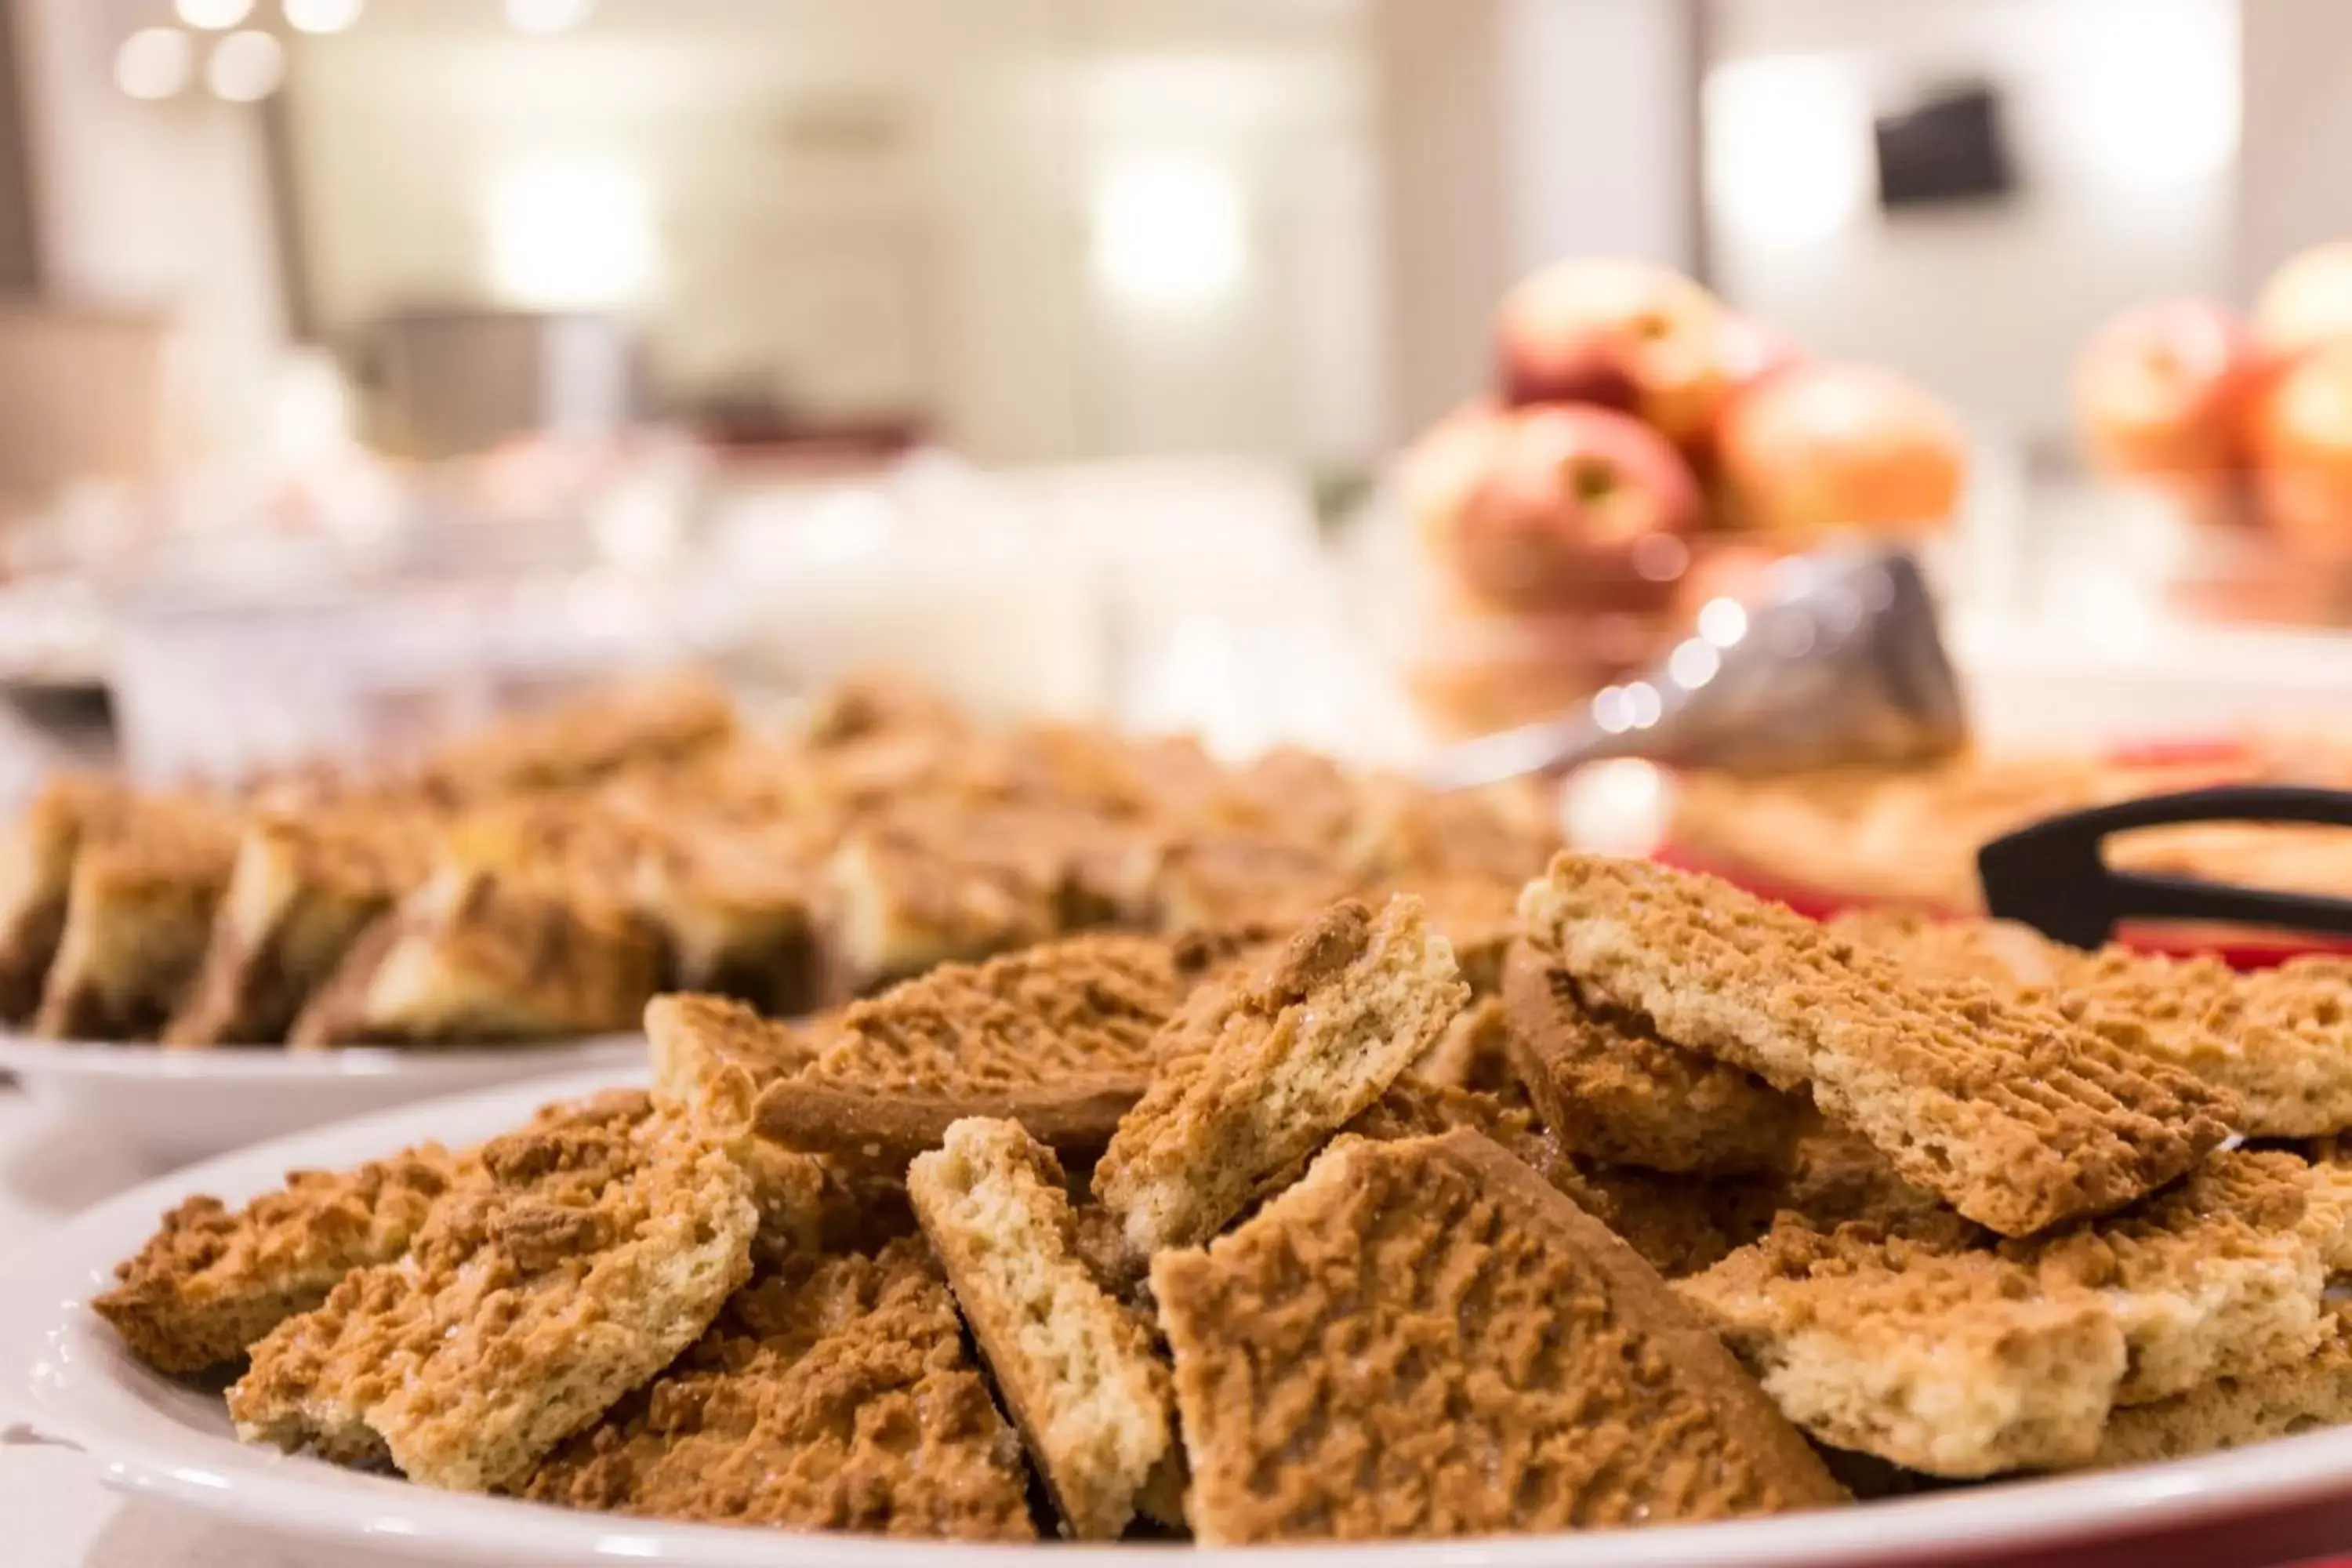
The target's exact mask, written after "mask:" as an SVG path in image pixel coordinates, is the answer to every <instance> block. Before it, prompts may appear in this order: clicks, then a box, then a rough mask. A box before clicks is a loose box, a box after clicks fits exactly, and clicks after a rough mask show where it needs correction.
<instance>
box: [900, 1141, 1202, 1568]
mask: <svg viewBox="0 0 2352 1568" xmlns="http://www.w3.org/2000/svg"><path fill="white" fill-rule="evenodd" d="M907 1190H908V1195H909V1196H910V1197H911V1198H912V1199H913V1200H914V1205H915V1212H916V1214H917V1215H919V1216H920V1217H921V1219H922V1224H923V1234H924V1235H925V1236H927V1237H929V1238H930V1243H931V1249H932V1251H933V1252H934V1253H935V1254H936V1255H937V1256H938V1258H939V1259H940V1263H941V1265H942V1266H943V1267H944V1268H946V1270H947V1276H948V1283H949V1284H950V1287H952V1288H953V1289H954V1292H955V1298H956V1301H957V1303H958V1304H959V1305H960V1306H961V1308H962V1310H963V1316H964V1320H965V1321H967V1322H969V1323H970V1324H971V1331H972V1334H973V1337H974V1338H975V1339H976V1340H977V1341H978V1342H979V1344H980V1350H981V1354H982V1357H983V1358H984V1359H985V1360H986V1361H987V1363H988V1367H989V1370H990V1371H991V1372H992V1373H994V1374H995V1378H996V1386H997V1388H998V1389H999V1391H1001V1392H1002V1394H1003V1397H1004V1403H1005V1405H1006V1406H1007V1407H1008V1408H1009V1409H1010V1410H1011V1412H1012V1415H1013V1422H1014V1424H1015V1425H1016V1426H1018V1427H1019V1428H1020V1431H1021V1434H1022V1436H1023V1438H1024V1441H1025V1442H1026V1443H1027V1445H1028V1448H1029V1453H1030V1455H1031V1457H1032V1458H1034V1460H1035V1461H1036V1464H1037V1469H1038V1472H1039V1474H1040V1475H1042V1476H1043V1477H1044V1478H1045V1484H1046V1486H1047V1487H1048V1489H1050V1490H1051V1491H1052V1492H1053V1495H1054V1499H1055V1506H1056V1507H1057V1508H1058V1509H1059V1510H1060V1513H1061V1516H1062V1519H1063V1521H1065V1526H1066V1530H1067V1531H1068V1533H1069V1534H1071V1535H1073V1536H1076V1537H1077V1538H1078V1539H1080V1540H1089V1541H1111V1540H1116V1539H1117V1538H1118V1535H1119V1533H1120V1532H1121V1531H1123V1530H1125V1529H1126V1527H1127V1523H1128V1521H1129V1520H1130V1519H1132V1518H1133V1517H1134V1515H1135V1512H1136V1509H1137V1504H1138V1500H1139V1498H1140V1497H1141V1495H1142V1494H1143V1491H1144V1489H1145V1487H1146V1485H1147V1483H1148V1482H1149V1481H1150V1478H1151V1475H1152V1472H1153V1471H1154V1470H1155V1469H1157V1468H1159V1467H1160V1465H1161V1464H1162V1463H1163V1462H1165V1461H1166V1460H1168V1458H1170V1447H1171V1430H1170V1428H1171V1424H1172V1420H1173V1408H1172V1405H1171V1394H1170V1391H1169V1385H1168V1370H1167V1368H1166V1366H1165V1365H1163V1364H1162V1363H1161V1362H1160V1358H1159V1356H1158V1355H1157V1353H1156V1352H1154V1351H1153V1348H1152V1343H1151V1331H1150V1328H1149V1327H1148V1326H1147V1324H1146V1323H1145V1322H1144V1321H1143V1320H1142V1319H1141V1318H1140V1317H1139V1316H1138V1315H1137V1314H1136V1313H1134V1312H1133V1311H1131V1310H1129V1308H1127V1307H1126V1306H1124V1305H1122V1304H1121V1303H1119V1302H1118V1301H1117V1300H1113V1299H1112V1298H1111V1296H1110V1295H1109V1293H1108V1291H1106V1290H1105V1289H1104V1288H1103V1286H1102V1285H1101V1283H1100V1282H1099V1281H1098V1280H1097V1278H1096V1276H1095V1274H1094V1273H1093V1271H1092V1269H1091V1268H1089V1266H1088V1264H1087V1261H1086V1257H1085V1251H1084V1249H1083V1248H1082V1247H1081V1246H1080V1244H1079V1239H1078V1237H1077V1222H1076V1213H1075V1211H1074V1210H1073V1209H1072V1207H1071V1205H1070V1199H1069V1194H1068V1193H1067V1192H1066V1189H1065V1177H1064V1175H1063V1173H1062V1168H1061V1166H1060V1164H1059V1163H1056V1162H1055V1159H1054V1156H1053V1154H1052V1153H1051V1152H1049V1151H1047V1150H1046V1149H1045V1147H1044V1145H1042V1144H1040V1143H1038V1142H1036V1141H1035V1140H1034V1139H1032V1138H1031V1137H1030V1136H1029V1135H1028V1134H1027V1133H1025V1132H1024V1131H1022V1130H1021V1128H1020V1127H1019V1126H1018V1125H1017V1124H1015V1123H1013V1122H1010V1121H959V1122H957V1123H956V1124H955V1125H954V1126H952V1127H950V1128H949V1129H948V1132H947V1139H946V1142H945V1144H944V1145H943V1146H942V1147H940V1148H939V1149H935V1150H933V1151H932V1152H929V1153H928V1154H925V1155H923V1156H922V1157H920V1158H919V1159H918V1160H916V1161H915V1163H914V1164H913V1166H912V1168H911V1169H909V1170H908V1173H907Z"/></svg>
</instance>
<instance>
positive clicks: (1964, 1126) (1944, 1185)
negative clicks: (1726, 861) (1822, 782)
mask: <svg viewBox="0 0 2352 1568" xmlns="http://www.w3.org/2000/svg"><path fill="white" fill-rule="evenodd" d="M1520 909H1521V913H1522V915H1523V916H1524V917H1525V919H1526V920H1527V921H1528V930H1529V932H1530V934H1531V935H1532V936H1534V937H1535V938H1537V939H1538V941H1539V942H1541V943H1542V945H1544V946H1546V947H1548V948H1549V949H1551V950H1553V951H1555V952H1558V953H1559V960H1560V963H1561V965H1562V966H1563V967H1564V968H1566V969H1567V970H1568V971H1569V972H1570V973H1573V974H1574V975H1575V976H1576V977H1577V978H1578V980H1580V982H1582V983H1584V984H1587V985H1588V986H1590V987H1591V989H1592V990H1593V991H1594V992H1595V993H1596V994H1600V995H1601V996H1603V997H1605V998H1606V999H1608V1000H1609V1001H1611V1002H1613V1003H1616V1004H1618V1005H1622V1006H1626V1007H1630V1008H1633V1009H1636V1010H1638V1011H1640V1012H1642V1013H1643V1014H1644V1015H1646V1016H1648V1017H1649V1018H1650V1019H1651V1021H1652V1022H1653V1023H1654V1025H1655V1026H1656V1027H1657V1029H1658V1032H1659V1034H1660V1035H1661V1036H1662V1037H1664V1038H1665V1039H1667V1040H1670V1041H1672V1042H1673V1043H1675V1044H1676V1045H1679V1046H1682V1047H1686V1048H1689V1049H1692V1050H1696V1051H1699V1052H1701V1053H1703V1054H1706V1055H1707V1056H1710V1057H1713V1058H1716V1059H1717V1060H1720V1061H1725V1062H1728V1063H1729V1064H1731V1065H1732V1066H1735V1067H1739V1068H1746V1069H1747V1070H1748V1071H1750V1072H1753V1073H1756V1074H1757V1075H1758V1076H1759V1077H1760V1078H1762V1079H1765V1080H1766V1081H1767V1082H1769V1083H1770V1084H1772V1085H1773V1086H1774V1087H1775V1088H1777V1089H1782V1090H1784V1091H1789V1092H1794V1091H1796V1090H1799V1089H1805V1090H1810V1092H1811V1095H1812V1098H1813V1101H1814V1103H1815V1104H1816V1105H1817V1106H1818V1107H1819V1108H1820V1109H1821V1110H1822V1114H1823V1115H1824V1116H1826V1117H1827V1118H1829V1119H1830V1120H1831V1121H1835V1122H1838V1123H1840V1124H1841V1125H1844V1126H1847V1127H1851V1128H1853V1130H1854V1131H1859V1132H1861V1133H1863V1134H1864V1136H1865V1137H1867V1138H1869V1139H1870V1141H1871V1142H1873V1143H1874V1144H1876V1145H1877V1146H1878V1147H1879V1148H1880V1149H1881V1150H1882V1151H1883V1152H1885V1153H1886V1155H1887V1156H1888V1158H1889V1159H1890V1160H1892V1161H1893V1162H1894V1164H1895V1169H1896V1170H1897V1171H1898V1172H1899V1173H1901V1174H1902V1175H1903V1177H1904V1178H1905V1179H1906V1180H1907V1181H1910V1182H1913V1183H1916V1184H1918V1185H1920V1186H1923V1187H1926V1188H1928V1189H1929V1190H1931V1191H1934V1192H1936V1193H1937V1194H1940V1195H1941V1196H1943V1197H1944V1198H1946V1199H1947V1200H1948V1201H1949V1202H1950V1203H1951V1204H1952V1205H1953V1206H1954V1207H1955V1208H1957V1209H1958V1210H1959V1211H1960V1212H1961V1213H1962V1214H1964V1215H1968V1216H1969V1218H1970V1219H1973V1220H1976V1221H1978V1222H1979V1224H1982V1225H1986V1226H1990V1227H1991V1228H1992V1229H1995V1230H1998V1231H2000V1232H2001V1233H2002V1234H2004V1235H2009V1236H2024V1235H2029V1234H2031V1233H2032V1232H2034V1231H2037V1230H2042V1229H2044V1228H2046V1227H2048V1226H2053V1225H2055V1224H2057V1223H2059V1222H2060V1221H2062V1220H2066V1219H2071V1218H2075V1217H2078V1216H2082V1215H2097V1214H2103V1213H2106V1212H2110V1211H2112V1210H2115V1209H2118V1208H2121V1207H2123V1206H2124V1205H2127V1204H2129V1203H2130V1202H2132V1201H2133V1200H2134V1199H2136V1198H2137V1197H2139V1196H2141V1195H2142V1194H2146V1193H2148V1192H2152V1191H2154V1190H2155V1189H2156V1188H2158V1187H2160V1186H2162V1185H2163V1184H2165V1183H2167V1182H2168V1181H2170V1180H2172V1179H2173V1178H2174V1177H2176V1176H2178V1175H2179V1174H2180V1173H2183V1172H2185V1171H2187V1170H2189V1168H2190V1167H2191V1166H2193V1165H2195V1164H2196V1163H2197V1162H2198V1161H2199V1160H2200V1159H2201V1158H2203V1157H2204V1155H2205V1154H2206V1153H2207V1152H2209V1151H2210V1150H2211V1149H2212V1148H2214V1147H2215V1146H2216V1145H2217V1144H2219V1143H2220V1142H2221V1141H2222V1139H2224V1138H2225V1137H2227V1136H2228V1135H2229V1131H2230V1129H2229V1121H2230V1119H2231V1117H2233V1116H2234V1115H2235V1114H2236V1110H2237V1108H2236V1106H2235V1104H2234V1102H2233V1101H2232V1100H2231V1097H2230V1096H2228V1095H2227V1094H2225V1093H2223V1092H2222V1091H2221V1090H2218V1089H2212V1088H2210V1087H2209V1086H2207V1085H2206V1084H2204V1083H2202V1082H2200V1081H2199V1080H2198V1079H2194V1078H2191V1077H2190V1076H2189V1075H2188V1074H2186V1073H2183V1072H2181V1071H2179V1070H2178V1069H2177V1068H2169V1067H2167V1066H2165V1065H2163V1064H2161V1063H2156V1062H2151V1061H2149V1060H2147V1058H2145V1057H2143V1056H2141V1055H2139V1054H2138V1053H2136V1052H2132V1051H2128V1050H2126V1049H2125V1048H2123V1047H2119V1046H2117V1045H2116V1044H2115V1042H2113V1041H2112V1040H2109V1039H2107V1038H2105V1037H2103V1036H2101V1035H2100V1034H2098V1033H2097V1032H2095V1031H2094V1030H2092V1029H2089V1028H2086V1027H2084V1026H2082V1025H2079V1024H2076V1023H2074V1022H2072V1021H2071V1020H2069V1019H2067V1018H2065V1017H2063V1016H2060V1015H2059V1014H2057V1013H2055V1012H2053V1011H2051V1010H2050V1009H2047V1008H2044V1007H2038V1006H2030V1005H2021V1004H2020V1003H2017V1002H2015V1001H2012V1000H2010V999H2007V998H2005V997H2003V996H2002V995H2001V994H1999V993H1997V992H1995V991H1994V990H1992V989H1991V988H1990V987H1985V986H1969V987H1960V986H1941V985H1936V984H1929V983H1924V982H1920V981H1916V980H1914V979H1913V978H1912V977H1911V976H1909V975H1908V974H1906V973H1905V972H1904V970H1903V969H1902V967H1901V966H1900V965H1899V964H1897V963H1895V961H1894V960H1892V959H1891V958H1888V957H1887V956H1886V955H1885V954H1884V953H1882V952H1877V951H1875V950H1874V949H1871V948H1867V947H1864V946H1862V945H1859V944H1856V943H1855V942H1851V941H1849V940H1845V939H1842V938H1839V937H1837V936H1836V935H1834V934H1833V933H1832V932H1830V931H1825V930H1824V929H1822V927H1821V926H1819V925H1817V924H1815V923H1814V922H1812V921H1808V920H1805V919H1804V918H1803V917H1801V916H1799V915H1796V914H1793V913H1791V912H1790V910H1786V909H1783V908H1781V907H1780V906H1778V905H1774V904H1768V903H1766V902H1764V901H1763V900H1759V899H1756V898H1753V897H1751V896H1749V895H1748V894H1747V893H1744V892H1741V891H1740V890H1738V889H1736V888H1733V887H1731V886H1730V885H1729V884H1727V883H1725V882H1721V881H1718V880H1717V879H1714V878H1711V877H1703V876H1696V875H1692V874H1689V873H1686V872H1681V871H1675V870H1670V869H1667V868H1664V867H1659V866H1654V865H1652V864H1649V863H1648V862H1645V861H1635V860H1620V859H1612V858H1606V857H1600V856H1590V855H1562V856H1560V857H1559V858H1556V859H1555V860H1554V861H1553V862H1552V867H1551V870H1550V872H1549V875H1547V876H1546V877H1544V878H1543V879H1540V880H1538V881H1535V882H1531V883H1529V884H1528V889H1527V891H1526V893H1525V895H1524V896H1523V900H1522V902H1521V906H1520Z"/></svg>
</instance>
